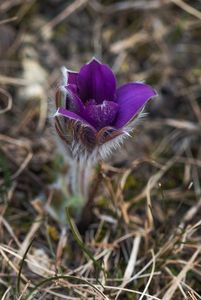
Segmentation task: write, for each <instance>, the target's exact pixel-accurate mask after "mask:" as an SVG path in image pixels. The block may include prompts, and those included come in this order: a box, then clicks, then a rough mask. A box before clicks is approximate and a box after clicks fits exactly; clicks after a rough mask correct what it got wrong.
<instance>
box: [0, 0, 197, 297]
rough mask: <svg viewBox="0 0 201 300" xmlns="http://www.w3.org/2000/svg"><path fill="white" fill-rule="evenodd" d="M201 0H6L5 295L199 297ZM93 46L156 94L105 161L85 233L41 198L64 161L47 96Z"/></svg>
mask: <svg viewBox="0 0 201 300" xmlns="http://www.w3.org/2000/svg"><path fill="white" fill-rule="evenodd" d="M200 9H201V3H200V1H198V0H197V1H196V0H195V1H187V0H186V1H184V0H140V1H139V0H133V1H112V0H108V1H97V0H92V1H89V0H76V1H64V0H46V1H37V0H26V1H24V0H7V1H1V2H0V11H1V21H0V54H1V55H0V57H1V59H0V69H1V75H0V85H1V88H0V199H1V202H0V296H1V299H2V300H6V299H7V300H8V299H18V300H19V299H72V300H75V299H110V300H111V299H115V300H117V299H139V300H142V299H158V300H159V299H160V300H161V299H163V300H170V299H173V300H174V299H175V300H180V299H191V300H195V299H201V235H200V234H201V229H200V225H201V218H200V217H201V183H200V178H201V147H200V133H201V106H200V104H201V102H200V101H201V86H200V83H201V68H200V66H201V55H200V54H201V53H200V49H201V39H200V37H201V12H200ZM93 55H95V56H97V57H99V58H102V59H103V60H104V61H105V62H106V63H108V64H109V65H110V66H112V67H113V70H114V71H115V73H116V74H117V76H118V77H119V81H120V82H122V83H123V82H126V81H133V80H145V81H146V82H148V83H150V84H152V85H153V86H154V87H155V88H156V89H157V91H158V92H159V97H158V100H155V101H154V102H152V103H150V104H149V107H148V108H147V110H148V111H149V115H148V116H147V117H146V119H144V121H143V123H142V124H141V125H140V127H139V128H138V129H137V131H136V133H135V134H134V137H133V139H132V140H130V141H128V142H127V143H126V144H125V146H124V147H123V148H122V149H121V150H119V152H118V153H114V156H113V157H112V158H111V160H110V161H108V162H107V163H102V165H101V170H102V172H101V181H100V182H98V183H99V184H98V185H97V186H95V189H94V193H93V195H92V198H93V199H92V200H93V203H92V204H93V205H91V206H90V207H88V212H87V214H86V215H85V216H84V218H83V220H82V223H81V224H78V229H79V232H80V236H79V242H78V243H77V242H76V240H75V236H74V234H72V231H71V230H70V229H66V228H61V227H60V226H59V224H58V223H57V222H55V220H54V219H52V217H51V215H50V214H48V212H47V210H46V205H47V203H50V202H51V200H52V197H53V193H54V191H53V190H52V189H51V183H52V182H54V180H55V179H56V178H57V177H58V176H59V174H62V172H65V170H66V166H65V165H64V163H63V158H62V156H61V155H60V154H58V153H57V151H56V146H55V145H56V144H55V140H54V136H53V133H52V130H51V128H50V126H49V125H48V120H47V119H48V118H47V116H48V105H47V103H48V99H49V98H50V103H51V97H52V91H53V90H54V87H55V83H56V82H57V80H58V78H59V69H60V67H61V66H62V65H66V66H68V67H69V68H72V69H76V68H77V69H78V68H79V67H80V65H81V64H83V63H84V62H85V61H87V60H89V59H90V58H91V56H93ZM41 199H44V200H45V202H43V201H42V200H41ZM44 203H46V204H44Z"/></svg>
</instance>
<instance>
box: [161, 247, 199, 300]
mask: <svg viewBox="0 0 201 300" xmlns="http://www.w3.org/2000/svg"><path fill="white" fill-rule="evenodd" d="M200 251H201V246H200V247H199V248H198V249H197V251H195V253H194V254H193V255H192V257H191V259H190V260H189V261H188V262H187V263H186V265H185V266H184V268H183V269H182V270H181V272H180V273H179V274H178V275H177V277H175V278H174V279H173V281H172V285H171V286H170V287H169V289H168V290H167V291H166V293H165V295H164V296H163V300H171V299H172V297H173V295H174V293H175V291H176V289H177V288H178V286H179V284H180V282H181V281H182V280H183V278H184V277H185V276H186V274H187V273H188V271H189V270H190V269H191V268H192V264H193V263H194V261H195V259H196V257H197V256H198V254H199V253H200Z"/></svg>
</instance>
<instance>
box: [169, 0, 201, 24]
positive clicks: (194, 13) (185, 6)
mask: <svg viewBox="0 0 201 300" xmlns="http://www.w3.org/2000/svg"><path fill="white" fill-rule="evenodd" d="M171 1H172V2H173V3H175V4H176V5H177V6H179V7H181V8H182V9H183V10H185V11H186V12H187V13H189V14H191V15H192V16H194V17H196V18H198V19H199V20H201V12H200V11H199V10H197V9H195V8H194V7H192V6H191V5H189V4H187V3H185V2H184V1H183V0H171Z"/></svg>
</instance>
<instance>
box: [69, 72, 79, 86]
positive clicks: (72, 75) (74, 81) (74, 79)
mask: <svg viewBox="0 0 201 300" xmlns="http://www.w3.org/2000/svg"><path fill="white" fill-rule="evenodd" d="M67 72H68V76H67V78H68V84H75V85H76V84H77V76H78V72H74V71H70V70H67Z"/></svg>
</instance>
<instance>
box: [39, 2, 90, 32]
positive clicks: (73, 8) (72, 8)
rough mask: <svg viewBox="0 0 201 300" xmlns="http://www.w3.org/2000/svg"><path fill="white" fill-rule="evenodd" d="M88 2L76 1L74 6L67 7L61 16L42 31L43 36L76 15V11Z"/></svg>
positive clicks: (46, 25)
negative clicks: (72, 15)
mask: <svg viewBox="0 0 201 300" xmlns="http://www.w3.org/2000/svg"><path fill="white" fill-rule="evenodd" d="M87 1H88V0H76V1H73V3H72V4H70V5H69V6H67V7H66V8H65V9H64V10H63V11H62V12H61V13H60V14H59V15H57V16H56V17H55V18H54V19H53V20H51V21H50V22H49V23H47V24H45V26H44V27H43V28H42V29H41V30H42V32H43V34H46V33H47V32H49V31H50V30H52V29H53V28H54V27H55V26H56V25H58V24H59V23H60V22H62V21H63V20H64V19H66V18H67V17H68V16H70V15H71V14H72V13H74V12H75V11H76V10H78V9H79V8H81V7H82V6H83V5H84V4H86V3H87Z"/></svg>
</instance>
